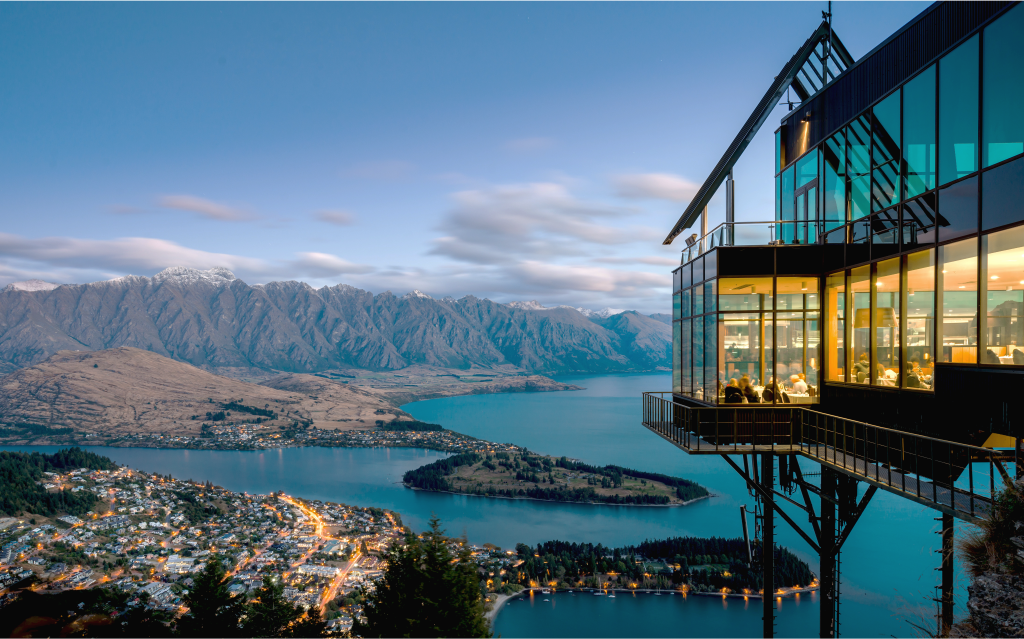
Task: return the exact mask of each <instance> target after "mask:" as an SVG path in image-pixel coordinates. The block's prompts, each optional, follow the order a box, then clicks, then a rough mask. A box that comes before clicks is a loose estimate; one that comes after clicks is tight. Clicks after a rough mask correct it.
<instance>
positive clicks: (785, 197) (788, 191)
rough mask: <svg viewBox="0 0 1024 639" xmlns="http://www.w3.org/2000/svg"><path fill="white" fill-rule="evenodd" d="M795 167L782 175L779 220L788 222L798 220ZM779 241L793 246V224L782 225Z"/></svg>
mask: <svg viewBox="0 0 1024 639" xmlns="http://www.w3.org/2000/svg"><path fill="white" fill-rule="evenodd" d="M793 179H794V178H793V167H789V168H788V169H786V171H785V172H784V173H783V174H782V204H781V207H780V214H779V219H780V220H782V221H784V222H786V221H791V220H795V219H796V205H795V202H794V199H793V198H794V190H795V189H794V185H793ZM778 226H781V227H782V228H780V229H779V239H780V240H783V241H784V242H785V243H786V244H792V243H793V239H794V230H795V229H794V228H793V226H794V225H793V224H780V225H778Z"/></svg>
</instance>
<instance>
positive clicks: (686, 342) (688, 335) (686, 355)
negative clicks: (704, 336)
mask: <svg viewBox="0 0 1024 639" xmlns="http://www.w3.org/2000/svg"><path fill="white" fill-rule="evenodd" d="M679 324H680V326H681V327H682V329H683V330H682V337H681V339H680V342H681V344H682V346H681V355H682V366H681V369H682V371H683V372H682V375H681V377H682V382H683V389H682V391H680V392H681V393H682V394H684V395H692V394H693V334H692V329H691V327H692V326H693V321H692V320H688V319H684V320H683V321H681V322H679Z"/></svg>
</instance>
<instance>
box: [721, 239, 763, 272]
mask: <svg viewBox="0 0 1024 639" xmlns="http://www.w3.org/2000/svg"><path fill="white" fill-rule="evenodd" d="M717 261H718V276H719V277H728V276H730V275H773V274H774V272H775V249H774V248H772V247H770V246H723V247H721V248H719V249H718V260H717Z"/></svg>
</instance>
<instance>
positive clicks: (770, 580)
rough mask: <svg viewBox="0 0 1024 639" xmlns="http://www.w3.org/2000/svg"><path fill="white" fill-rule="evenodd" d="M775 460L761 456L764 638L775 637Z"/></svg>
mask: <svg viewBox="0 0 1024 639" xmlns="http://www.w3.org/2000/svg"><path fill="white" fill-rule="evenodd" d="M774 466H775V460H774V458H773V456H772V455H771V454H767V453H762V455H761V489H762V490H761V499H762V502H763V503H764V522H763V525H762V535H761V539H762V541H761V574H762V576H763V582H762V583H763V588H764V595H763V597H762V598H761V601H762V604H763V606H764V616H763V617H762V618H761V619H762V620H763V621H764V636H765V637H774V636H775V502H774V500H773V499H772V491H773V484H774V483H775V468H774Z"/></svg>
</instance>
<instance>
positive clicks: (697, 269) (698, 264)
mask: <svg viewBox="0 0 1024 639" xmlns="http://www.w3.org/2000/svg"><path fill="white" fill-rule="evenodd" d="M690 265H691V267H692V268H693V283H694V284H697V283H699V282H703V281H704V258H703V257H698V258H697V259H695V260H693V261H692V262H691V263H690Z"/></svg>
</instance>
